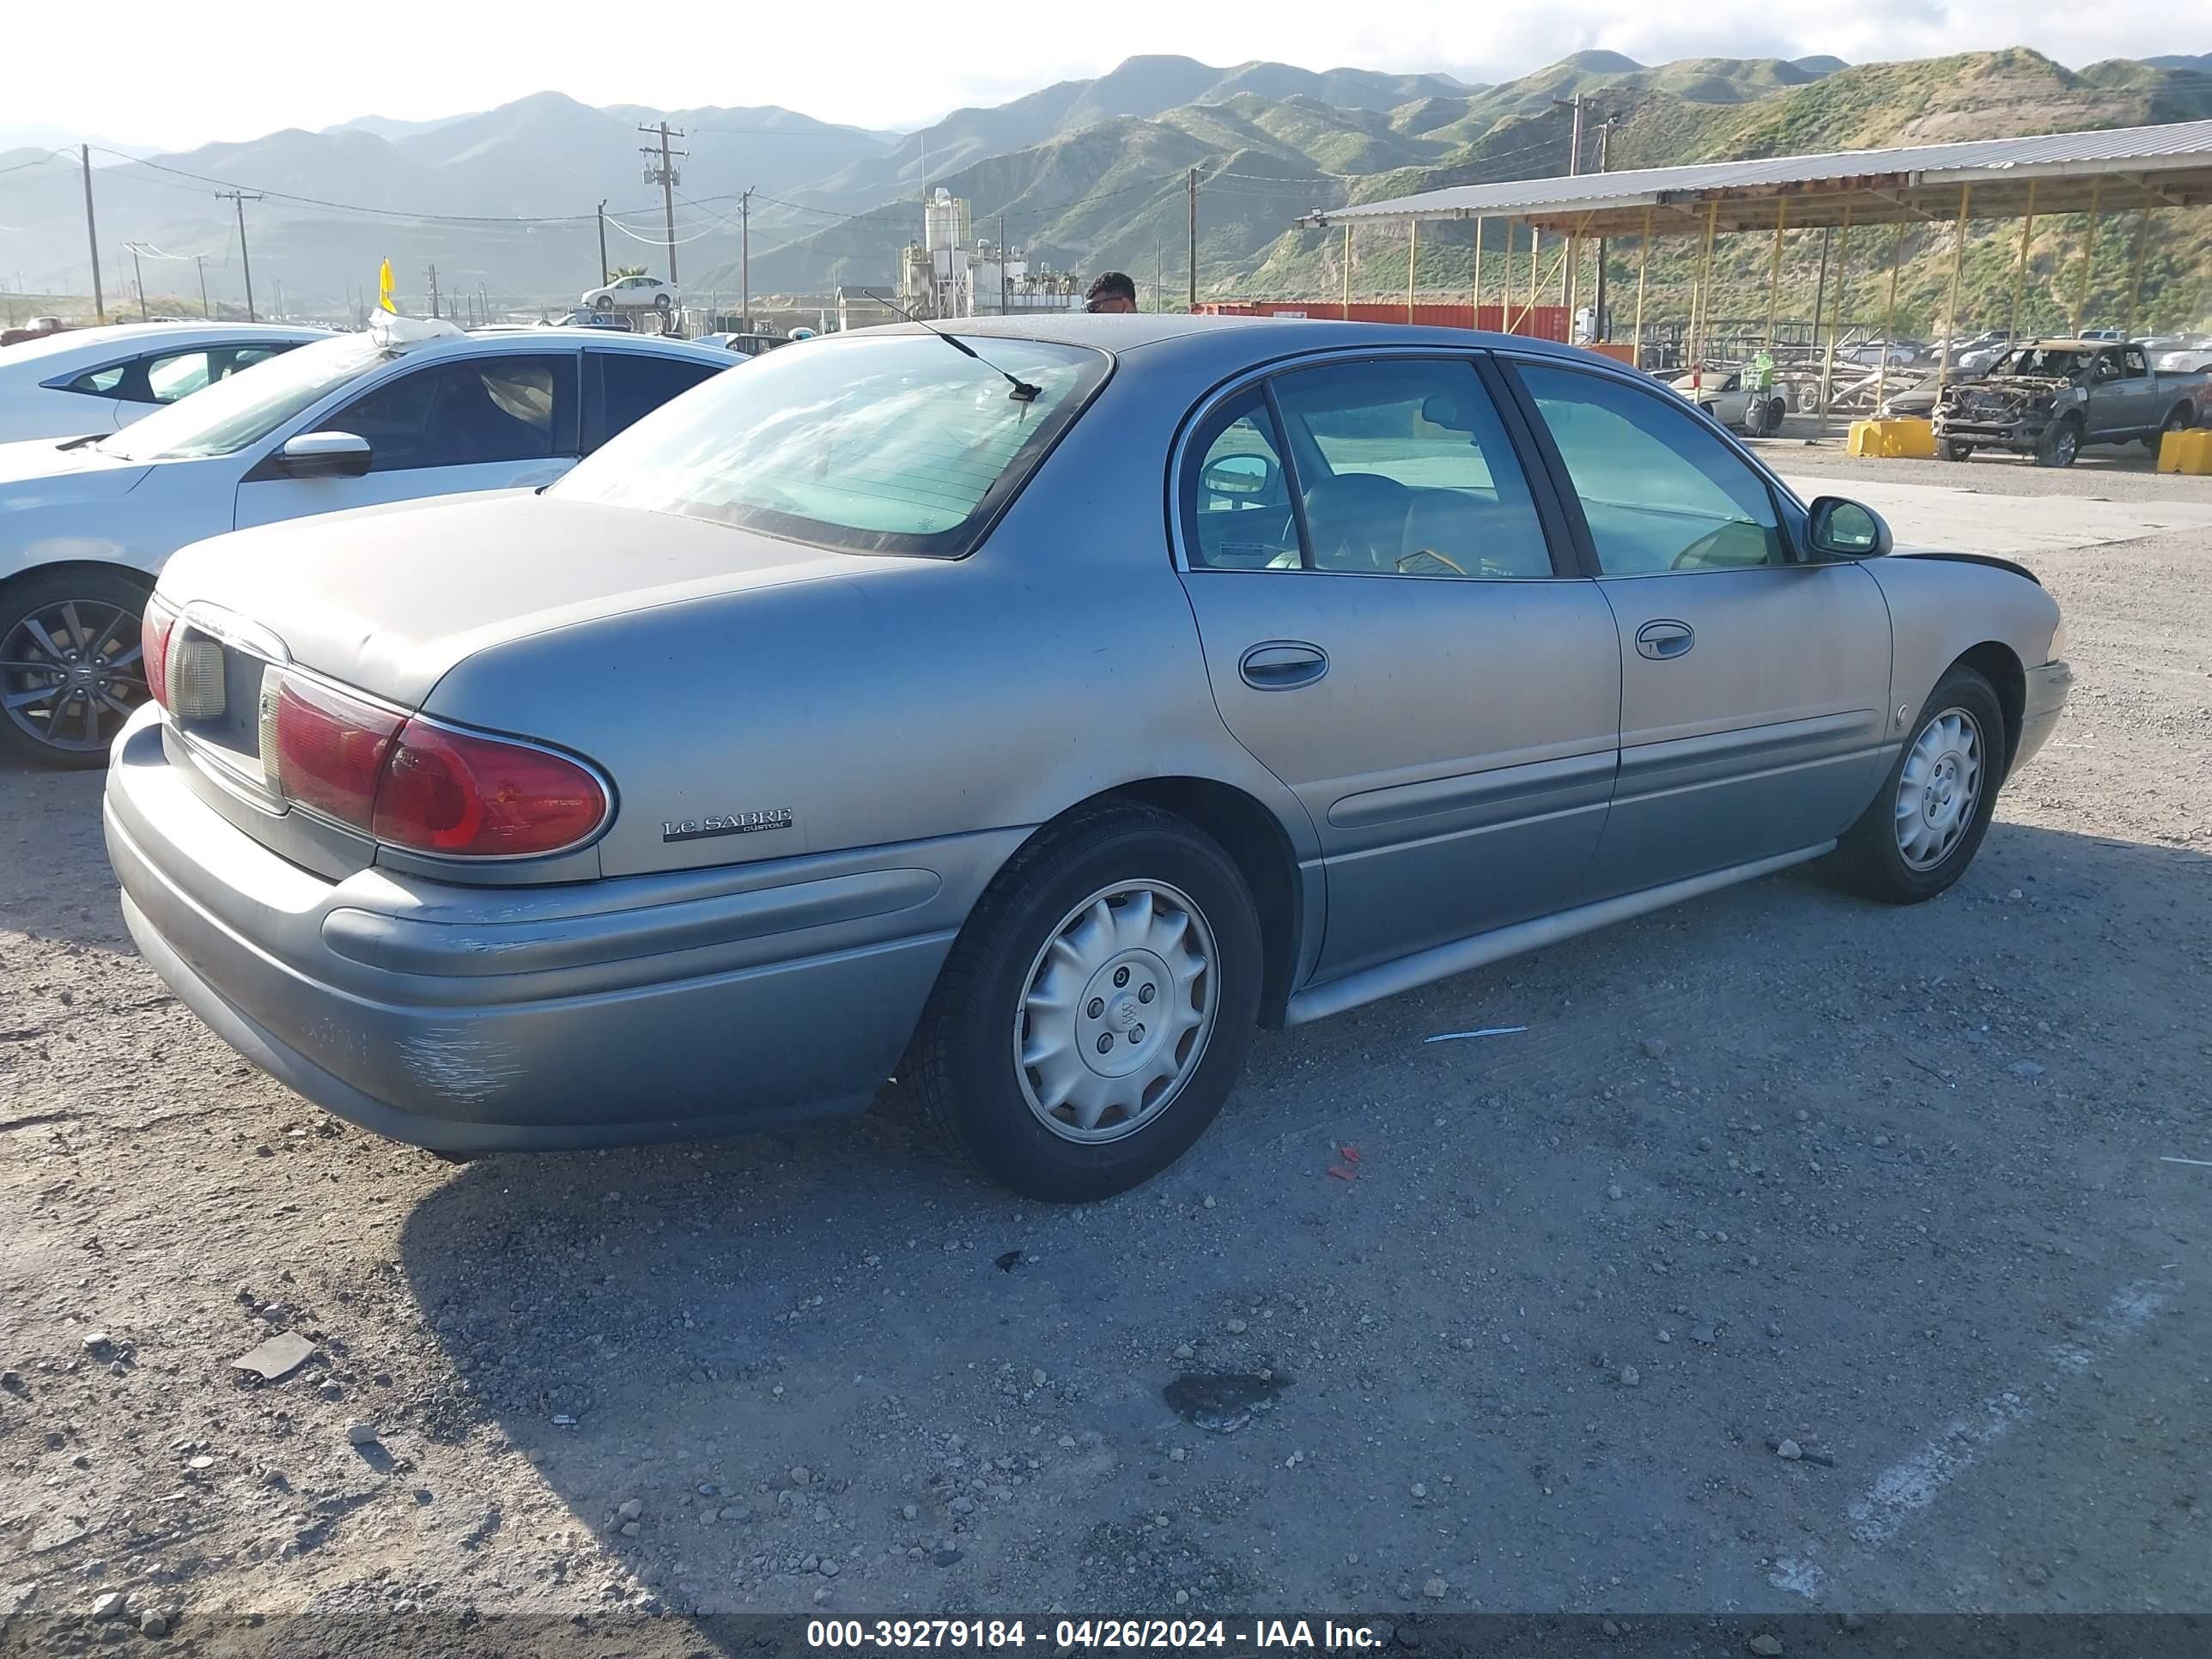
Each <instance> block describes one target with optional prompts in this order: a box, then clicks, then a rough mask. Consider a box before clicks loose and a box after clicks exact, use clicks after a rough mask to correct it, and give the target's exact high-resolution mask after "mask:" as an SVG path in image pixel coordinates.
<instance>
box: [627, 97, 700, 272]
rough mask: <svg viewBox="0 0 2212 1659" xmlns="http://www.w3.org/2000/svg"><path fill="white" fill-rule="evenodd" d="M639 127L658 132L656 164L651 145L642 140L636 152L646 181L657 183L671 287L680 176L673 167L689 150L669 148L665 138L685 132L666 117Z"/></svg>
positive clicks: (679, 135)
mask: <svg viewBox="0 0 2212 1659" xmlns="http://www.w3.org/2000/svg"><path fill="white" fill-rule="evenodd" d="M638 131H640V132H642V133H647V134H658V135H659V138H660V151H659V154H660V161H659V165H658V166H657V167H656V166H655V165H654V163H653V148H652V146H650V145H647V144H641V145H639V146H638V153H639V154H640V155H642V156H644V157H645V181H646V183H647V184H649V185H650V184H658V185H659V186H660V210H661V214H662V225H663V227H664V228H665V231H666V233H667V236H668V286H669V287H671V288H674V287H675V286H676V183H677V180H678V178H680V177H681V176H682V175H680V174H679V173H678V172H677V171H676V161H675V158H676V157H677V156H678V155H689V154H690V151H688V150H681V149H673V150H672V149H669V148H668V141H669V140H670V139H671V138H681V137H683V136H684V133H683V130H682V129H681V128H676V129H671V128H670V126H669V125H668V123H667V122H665V121H661V122H659V123H657V124H655V125H653V126H649V127H640V128H639V129H638Z"/></svg>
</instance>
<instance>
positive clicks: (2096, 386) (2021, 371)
mask: <svg viewBox="0 0 2212 1659" xmlns="http://www.w3.org/2000/svg"><path fill="white" fill-rule="evenodd" d="M2206 379H2207V377H2206V375H2205V374H2203V372H2202V371H2199V372H2197V373H2196V374H2167V373H2161V372H2160V371H2157V370H2154V369H2153V368H2151V366H2150V363H2149V361H2148V358H2147V357H2146V356H2144V353H2143V349H2142V346H2141V345H2138V344H2135V343H2128V342H2120V343H2114V342H2112V341H2107V340H2027V341H2023V342H2022V343H2020V344H2019V345H2016V346H2015V347H2013V348H2012V349H2011V350H2009V351H2008V352H2007V353H2006V354H2005V355H2004V356H2002V357H2000V358H1998V359H1997V361H1996V362H1994V363H1992V364H1991V365H1990V369H1989V372H1988V373H1987V374H1984V375H1983V376H1982V377H1981V378H1980V379H1979V380H1972V381H1969V382H1966V384H1963V385H1959V386H1946V387H1944V388H1943V395H1942V398H1941V399H1940V401H1939V402H1938V404H1937V405H1936V422H1935V424H1936V442H1937V444H1938V445H1939V446H1940V447H1941V448H1942V453H1943V455H1944V457H1945V458H1946V459H1949V460H1954V461H1963V460H1964V459H1966V457H1967V456H1969V455H1971V454H1972V453H1974V451H1976V450H1977V449H2004V450H2009V451H2011V452H2012V453H2014V454H2015V455H2033V456H2034V457H2035V459H2036V462H2037V464H2038V465H2042V466H2071V465H2074V458H2075V456H2076V455H2078V454H2080V453H2081V448H2082V447H2083V446H2084V445H2086V444H2124V443H2130V442H2135V441H2141V442H2142V444H2144V445H2145V446H2146V447H2148V448H2149V449H2150V450H2151V452H2152V453H2157V450H2158V446H2159V441H2160V438H2161V437H2162V436H2163V435H2165V434H2166V433H2168V432H2179V431H2180V430H2182V429H2183V428H2185V427H2188V426H2190V425H2191V424H2192V423H2193V422H2195V420H2196V418H2197V408H2198V405H2199V404H2200V402H2202V401H2203V398H2204V392H2205V383H2206Z"/></svg>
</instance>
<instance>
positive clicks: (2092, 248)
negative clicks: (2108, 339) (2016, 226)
mask: <svg viewBox="0 0 2212 1659" xmlns="http://www.w3.org/2000/svg"><path fill="white" fill-rule="evenodd" d="M2104 189H2105V181H2104V180H2103V179H2091V180H2090V181H2089V229H2088V233H2087V234H2086V235H2084V236H2083V237H2082V239H2081V290H2080V291H2079V292H2078V293H2076V294H2075V296H2074V332H2075V337H2077V338H2078V337H2080V335H2081V330H2082V327H2083V325H2086V324H2087V322H2088V320H2089V273H2090V271H2092V270H2094V269H2095V268H2096V264H2097V204H2098V201H2099V198H2100V197H2101V196H2102V195H2103V193H2104Z"/></svg>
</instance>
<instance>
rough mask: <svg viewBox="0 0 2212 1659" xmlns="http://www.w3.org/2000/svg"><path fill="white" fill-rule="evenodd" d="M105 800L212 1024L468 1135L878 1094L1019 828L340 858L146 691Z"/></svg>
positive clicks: (229, 1036)
mask: <svg viewBox="0 0 2212 1659" xmlns="http://www.w3.org/2000/svg"><path fill="white" fill-rule="evenodd" d="M106 831H107V846H108V856H109V858H110V860H112V863H113V865H114V866H115V872H116V875H117V877H118V879H119V881H120V882H121V884H122V889H123V911H124V916H125V921H127V922H128V924H129V925H130V928H131V934H132V937H133V938H135V939H137V942H138V946H139V949H140V950H141V951H143V953H144V954H145V956H146V957H147V959H148V961H149V962H150V963H152V964H153V966H154V968H155V971H156V972H158V973H159V974H160V975H161V977H162V978H163V979H164V980H166V981H167V982H168V984H169V985H170V987H172V988H173V990H174V991H175V992H176V994H178V996H179V998H180V999H182V1000H183V1001H184V1002H185V1004H186V1006H189V1007H191V1009H192V1011H193V1012H195V1013H197V1015H198V1016H199V1017H200V1018H202V1019H203V1020H204V1021H206V1022H207V1024H209V1025H210V1026H211V1027H212V1028H213V1029H214V1030H216V1033H217V1034H218V1035H220V1036H222V1037H223V1038H224V1040H225V1041H227V1042H229V1043H230V1044H231V1046H232V1047H234V1048H236V1049H237V1050H238V1051H239V1052H240V1054H244V1055H245V1056H246V1058H247V1059H249V1060H252V1061H253V1062H254V1063H255V1064H256V1065H258V1066H261V1067H262V1069H264V1071H267V1072H268V1073H270V1074H271V1075H272V1076H274V1077H276V1079H279V1080H280V1081H282V1082H283V1083H284V1084H286V1085H288V1086H289V1087H291V1088H293V1089H295V1090H296V1091H298V1092H299V1093H301V1094H302V1095H304V1096H306V1097H307V1098H308V1099H310V1100H312V1101H313V1102H315V1103H317V1104H318V1105H320V1106H322V1107H324V1108H325V1109H328V1110H330V1111H331V1112H334V1113H336V1114H337V1115H339V1116H341V1117H343V1118H346V1119H348V1120H349V1121H353V1122H355V1123H357V1124H360V1125H361V1126H362V1127H364V1128H368V1129H372V1130H374V1131H375V1132H376V1133H380V1134H385V1135H389V1136H391V1137H392V1138H393V1139H398V1140H404V1141H409V1142H411V1143H413V1144H414V1145H416V1146H428V1147H432V1148H435V1149H436V1150H439V1151H443V1152H498V1151H521V1150H550V1149H556V1148H562V1147H576V1146H606V1145H613V1144H617V1143H622V1142H629V1141H641V1140H653V1139H685V1138H689V1137H691V1136H694V1135H702V1134H708V1133H724V1132H728V1131H732V1130H742V1129H748V1128H755V1127H762V1126H764V1125H768V1124H771V1123H775V1122H779V1121H787V1120H789V1119H792V1118H796V1117H805V1116H811V1115H817V1114H820V1113H824V1112H829V1111H836V1110H838V1109H842V1108H850V1107H857V1106H859V1105H861V1104H864V1103H866V1100H867V1099H868V1097H870V1096H871V1095H872V1093H873V1092H874V1091H875V1090H876V1088H877V1087H878V1085H879V1084H880V1083H881V1082H882V1080H883V1079H884V1078H885V1077H887V1076H888V1075H889V1074H890V1071H891V1068H892V1067H893V1066H894V1065H895V1064H896V1061H897V1060H898V1057H899V1054H900V1053H901V1051H902V1049H903V1048H904V1047H905V1045H906V1042H907V1040H908V1037H909V1036H911V1034H912V1032H913V1030H914V1027H915V1023H916V1021H917V1020H918V1019H919V1018H920V1016H921V1009H922V1006H923V1004H924V1003H925V1001H926V1000H927V998H928V995H929V992H930V988H931V987H932V986H933V984H934V983H935V981H936V978H937V973H938V969H939V967H940V966H941V964H942V963H943V961H944V958H945V953H946V952H947V951H948V950H949V949H950V948H951V942H952V939H953V937H954V935H955V934H956V933H957V931H958V929H959V927H960V924H961V922H962V921H964V920H965V918H966V916H967V914H968V911H969V908H971V907H972V905H973V903H974V902H975V896H976V895H977V894H978V893H980V891H981V889H982V886H983V884H985V883H986V882H987V881H988V880H989V878H990V876H991V875H992V873H993V872H995V871H996V870H997V868H998V867H999V865H1000V863H1001V862H1003V860H1004V859H1005V857H1006V855H1007V854H1009V853H1011V852H1012V849H1013V848H1014V847H1015V846H1017V845H1018V844H1019V842H1020V841H1021V839H1022V835H1023V832H1022V831H1020V830H1018V829H1009V830H998V831H990V832H985V833H982V834H978V835H973V836H957V837H951V838H948V839H946V840H943V841H937V842H921V843H912V844H908V845H903V846H895V847H883V848H869V849H866V851H864V852H860V853H847V854H820V855H812V856H807V857H803V858H794V859H783V860H767V861H763V862H760V863H755V864H749V865H739V866H724V867H721V868H719V869H707V870H691V871H684V872H677V873H674V874H670V875H654V876H633V877H623V878H611V879H603V880H598V881H591V882H583V883H576V884H564V885H558V886H544V887H468V886H462V885H458V884H447V883H439V882H434V881H428V880H424V879H421V878H416V877H413V876H404V875H398V874H394V873H392V872H386V871H383V870H380V869H369V870H365V871H362V872H359V873H358V874H356V875H353V876H349V877H348V878H345V879H344V880H343V881H338V882H335V883H334V882H331V881H328V880H325V879H324V878H321V877H319V876H317V875H314V874H313V873H312V872H308V871H306V870H302V869H301V868H299V867H298V866H295V865H293V864H290V863H288V862H286V861H285V860H283V859H280V858H278V857H277V856H276V854H273V853H271V852H270V851H269V850H268V849H267V848H264V847H263V846H262V845H261V844H260V843H259V842H257V841H255V840H254V839H253V838H252V837H251V836H247V835H246V834H245V833H244V832H242V831H241V830H240V829H237V828H235V827H234V826H233V825H232V824H231V823H229V822H228V821H227V820H226V819H225V818H223V817H222V816H221V815H220V814H219V813H217V812H216V811H214V810H213V809H212V808H210V807H209V806H208V805H206V804H205V803H204V802H203V801H202V800H201V799H199V798H198V796H197V794H195V793H193V791H192V789H191V787H190V785H189V783H188V781H186V780H185V779H184V778H183V777H181V776H179V775H178V774H177V773H176V771H175V769H174V768H173V764H172V763H171V762H170V761H169V759H168V758H167V756H166V755H165V754H164V752H163V748H162V744H161V730H160V726H159V722H158V718H157V716H156V711H153V710H150V709H149V711H146V713H144V714H141V715H140V716H139V717H137V718H136V719H134V720H133V721H132V723H131V726H128V727H126V728H125V732H124V735H123V737H122V738H120V739H119V740H118V744H117V745H116V749H115V752H114V757H113V761H112V765H111V767H110V769H109V773H108V783H107V796H106Z"/></svg>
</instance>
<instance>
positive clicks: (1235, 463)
mask: <svg viewBox="0 0 2212 1659" xmlns="http://www.w3.org/2000/svg"><path fill="white" fill-rule="evenodd" d="M1274 476H1275V464H1274V463H1273V461H1271V460H1269V459H1267V457H1266V456H1265V455H1224V456H1223V457H1222V458H1221V459H1219V460H1218V461H1208V462H1207V463H1206V470H1205V471H1203V472H1201V473H1200V474H1199V483H1200V484H1201V485H1202V486H1203V487H1204V488H1205V489H1206V490H1207V491H1208V492H1210V493H1211V494H1212V495H1265V494H1266V493H1267V486H1268V484H1269V483H1270V482H1271V481H1272V480H1273V477H1274Z"/></svg>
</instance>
